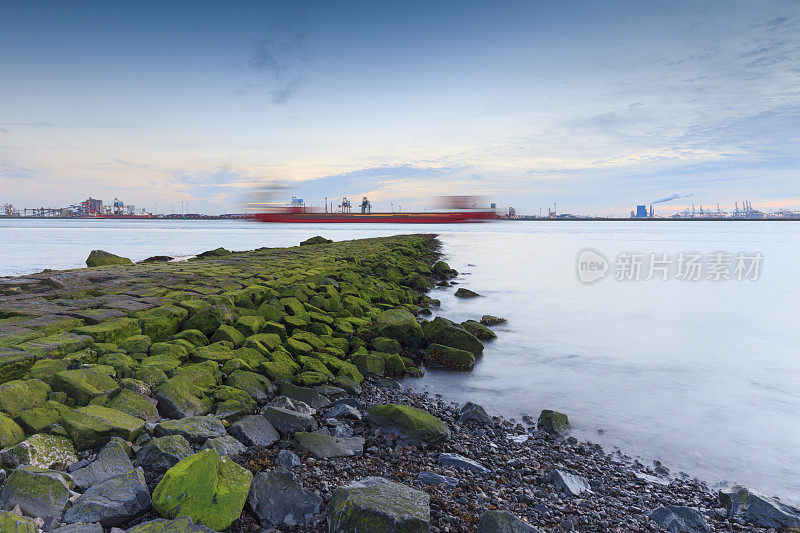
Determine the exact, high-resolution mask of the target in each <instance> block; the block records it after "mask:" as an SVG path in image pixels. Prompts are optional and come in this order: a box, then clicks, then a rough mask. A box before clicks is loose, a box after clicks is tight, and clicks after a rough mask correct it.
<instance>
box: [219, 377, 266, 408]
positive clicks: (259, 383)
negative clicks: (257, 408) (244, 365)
mask: <svg viewBox="0 0 800 533" xmlns="http://www.w3.org/2000/svg"><path fill="white" fill-rule="evenodd" d="M226 384H227V385H228V386H229V387H234V388H237V389H239V390H243V391H244V392H246V393H247V394H249V395H250V397H251V398H253V400H255V401H256V402H257V403H258V404H260V405H264V404H265V403H267V402H268V401H269V400H270V399H271V398H272V397H273V396H275V388H274V387H273V386H272V383H271V382H270V380H269V379H267V378H266V377H264V376H262V375H261V374H256V373H255V372H248V371H246V370H236V371H234V372H232V373H231V374H230V375H229V376H228V380H227V382H226Z"/></svg>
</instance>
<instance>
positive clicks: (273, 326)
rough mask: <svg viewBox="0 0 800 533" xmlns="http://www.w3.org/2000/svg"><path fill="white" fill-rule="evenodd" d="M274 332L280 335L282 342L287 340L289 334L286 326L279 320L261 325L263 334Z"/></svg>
mask: <svg viewBox="0 0 800 533" xmlns="http://www.w3.org/2000/svg"><path fill="white" fill-rule="evenodd" d="M266 333H274V334H275V335H277V336H278V337H280V339H281V342H283V341H285V340H286V339H287V338H289V336H288V335H287V333H286V326H284V325H283V324H278V323H277V322H266V323H264V325H263V326H262V327H261V334H262V335H263V334H266Z"/></svg>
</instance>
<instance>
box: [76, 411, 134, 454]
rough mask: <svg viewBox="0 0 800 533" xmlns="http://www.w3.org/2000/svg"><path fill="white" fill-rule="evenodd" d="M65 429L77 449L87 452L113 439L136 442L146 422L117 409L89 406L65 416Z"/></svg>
mask: <svg viewBox="0 0 800 533" xmlns="http://www.w3.org/2000/svg"><path fill="white" fill-rule="evenodd" d="M64 428H65V429H66V430H67V432H68V433H69V435H70V437H71V438H72V442H73V443H74V444H75V447H76V448H77V449H79V450H85V449H87V448H94V447H95V446H99V445H101V444H104V443H106V442H108V440H109V439H110V438H111V437H119V438H121V439H123V440H127V441H133V440H135V439H136V437H138V436H139V433H141V432H142V429H143V428H144V420H142V419H140V418H134V417H132V416H130V415H128V414H125V413H123V412H121V411H117V410H116V409H109V408H108V407H102V406H99V405H88V406H86V407H81V408H79V409H76V410H74V411H71V412H69V413H67V414H66V415H65V416H64Z"/></svg>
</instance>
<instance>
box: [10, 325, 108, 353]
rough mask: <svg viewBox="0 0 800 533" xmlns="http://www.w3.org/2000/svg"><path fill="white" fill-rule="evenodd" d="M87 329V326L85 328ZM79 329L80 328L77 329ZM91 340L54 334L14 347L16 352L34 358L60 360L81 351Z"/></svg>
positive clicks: (89, 338)
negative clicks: (19, 351) (28, 354)
mask: <svg viewBox="0 0 800 533" xmlns="http://www.w3.org/2000/svg"><path fill="white" fill-rule="evenodd" d="M87 327H89V326H87ZM77 329H80V328H77ZM92 340H93V338H92V337H91V336H89V335H83V334H78V333H56V334H55V335H48V336H46V337H39V338H38V339H33V340H30V341H27V342H23V343H22V344H18V345H17V346H16V349H17V350H21V351H23V352H27V353H30V354H33V355H34V356H36V358H42V357H50V358H54V359H57V358H60V357H64V356H66V355H67V354H71V353H73V352H77V351H79V350H83V349H84V348H87V347H88V346H89V345H91V344H92Z"/></svg>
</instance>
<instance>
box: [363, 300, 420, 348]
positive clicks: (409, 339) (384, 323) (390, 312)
mask: <svg viewBox="0 0 800 533" xmlns="http://www.w3.org/2000/svg"><path fill="white" fill-rule="evenodd" d="M374 329H375V333H376V335H377V336H378V337H388V338H390V339H395V340H398V341H400V342H403V343H410V344H414V343H417V342H418V341H420V340H421V339H422V336H423V333H422V326H420V324H419V322H417V318H416V317H415V316H414V315H413V314H412V313H411V311H409V310H408V309H406V308H404V307H399V308H397V309H387V310H386V311H384V312H383V313H381V314H380V315H378V316H377V317H376V318H375V328H374Z"/></svg>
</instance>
